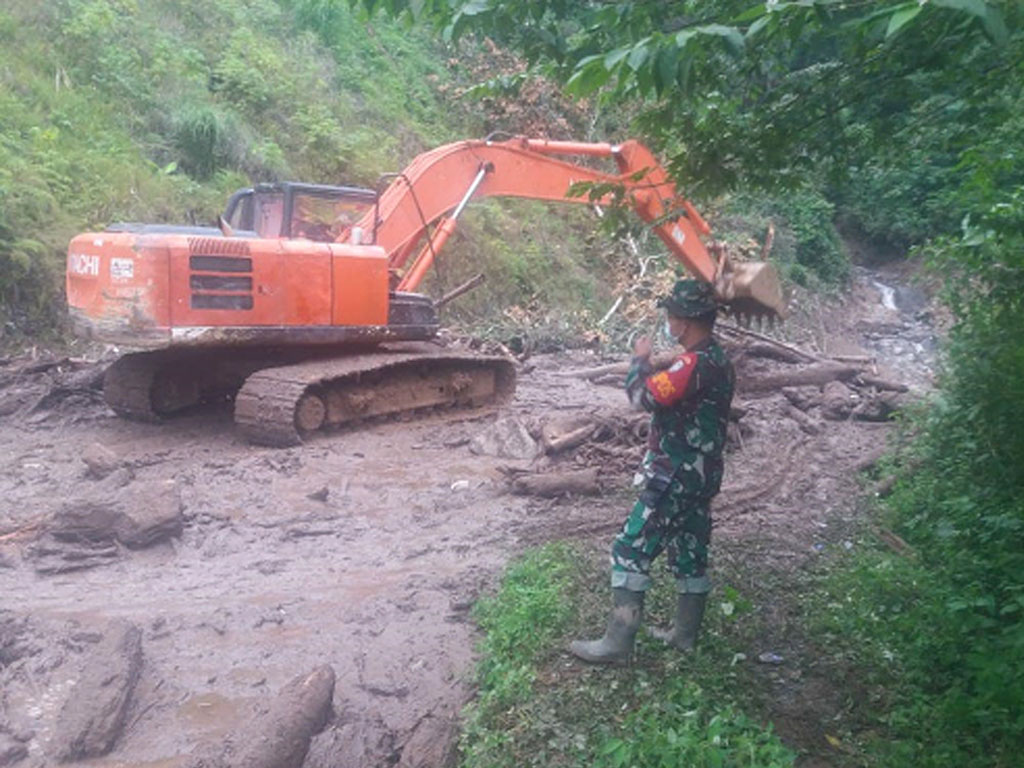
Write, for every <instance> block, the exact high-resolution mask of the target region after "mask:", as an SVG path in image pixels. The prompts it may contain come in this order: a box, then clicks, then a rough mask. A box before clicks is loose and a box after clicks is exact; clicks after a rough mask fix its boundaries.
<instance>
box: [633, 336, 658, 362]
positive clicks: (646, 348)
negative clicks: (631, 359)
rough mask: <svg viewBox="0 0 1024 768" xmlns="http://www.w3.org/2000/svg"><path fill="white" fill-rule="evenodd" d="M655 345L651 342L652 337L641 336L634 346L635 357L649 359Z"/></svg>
mask: <svg viewBox="0 0 1024 768" xmlns="http://www.w3.org/2000/svg"><path fill="white" fill-rule="evenodd" d="M652 346H653V343H652V342H651V337H650V336H641V337H640V338H639V339H637V340H636V342H635V343H634V344H633V355H634V356H635V357H642V358H644V359H647V358H649V357H650V356H651V348H652Z"/></svg>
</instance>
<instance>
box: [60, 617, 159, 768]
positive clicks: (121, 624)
mask: <svg viewBox="0 0 1024 768" xmlns="http://www.w3.org/2000/svg"><path fill="white" fill-rule="evenodd" d="M141 669H142V633H141V632H140V631H139V629H138V627H136V626H135V625H133V624H130V623H128V622H126V621H120V620H117V621H113V622H111V623H110V624H109V625H108V627H107V629H106V631H105V632H104V634H103V639H102V640H101V641H100V642H99V644H98V645H97V646H96V647H95V648H94V649H93V650H92V652H91V653H90V654H89V658H88V660H87V661H86V664H85V668H84V669H83V670H82V673H81V675H80V676H79V678H78V681H77V682H76V683H75V685H74V687H73V688H72V689H71V694H70V696H69V697H68V700H67V701H66V702H65V703H64V707H63V708H62V709H61V711H60V715H59V716H58V718H57V725H56V728H55V734H54V737H53V741H52V743H51V752H52V753H53V755H54V756H55V757H56V758H57V759H58V760H60V761H62V762H68V761H71V760H84V759H87V758H90V757H99V756H101V755H105V754H107V753H108V752H110V750H111V749H113V747H114V744H115V743H116V742H117V739H118V737H120V735H121V731H122V729H123V728H124V721H125V714H126V712H127V710H128V702H129V701H130V699H131V696H132V692H133V691H134V690H135V685H136V683H137V682H138V680H139V673H140V671H141Z"/></svg>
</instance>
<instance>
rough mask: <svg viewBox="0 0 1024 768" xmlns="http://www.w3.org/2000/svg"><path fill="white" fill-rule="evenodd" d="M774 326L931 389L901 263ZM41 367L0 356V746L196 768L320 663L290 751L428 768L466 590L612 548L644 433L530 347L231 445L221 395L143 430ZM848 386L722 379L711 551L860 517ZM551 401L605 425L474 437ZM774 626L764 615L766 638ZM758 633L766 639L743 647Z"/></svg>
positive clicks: (788, 552)
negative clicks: (504, 398)
mask: <svg viewBox="0 0 1024 768" xmlns="http://www.w3.org/2000/svg"><path fill="white" fill-rule="evenodd" d="M892 287H895V288H897V289H898V290H896V291H895V292H894V293H893V292H891V291H890V288H892ZM789 333H790V336H791V337H792V338H793V339H794V340H795V343H797V344H799V345H800V346H801V347H802V348H803V349H807V350H810V351H812V352H814V353H815V354H816V355H819V356H825V355H833V356H835V355H838V356H844V357H845V356H853V357H855V358H861V357H866V358H871V359H870V360H869V361H867V362H863V363H860V366H861V367H862V368H863V370H864V371H865V372H868V373H870V374H872V375H878V376H880V377H883V378H888V379H892V380H900V381H903V382H905V383H906V384H908V385H910V387H911V389H912V392H911V394H913V392H914V391H922V390H924V389H926V388H927V387H928V385H929V376H930V370H931V367H932V357H933V351H934V335H933V332H932V331H931V327H930V317H929V314H928V312H927V306H926V302H925V300H924V296H923V295H922V294H921V292H920V290H919V289H917V288H915V287H913V286H912V285H910V283H909V282H908V281H907V280H906V279H905V278H903V277H902V276H900V275H899V274H896V273H894V272H892V273H886V272H885V271H884V269H883V270H882V271H874V272H867V271H864V270H861V271H859V272H858V275H857V279H856V283H855V287H854V290H853V292H852V294H851V295H850V297H848V298H846V299H844V300H843V301H842V302H838V301H837V302H836V303H834V304H831V305H829V306H827V307H825V308H822V307H820V306H817V305H814V306H810V305H808V306H806V307H803V308H801V307H798V308H797V317H796V319H795V320H794V321H793V324H792V325H791V326H790V331H789ZM723 338H726V339H727V340H728V341H729V342H730V346H731V348H732V349H733V352H734V353H735V354H737V355H738V356H739V357H740V358H741V360H740V361H739V366H738V367H739V369H740V373H741V376H744V377H747V378H748V380H750V379H755V378H758V377H763V376H766V375H769V374H773V373H779V372H787V371H794V370H797V369H799V368H801V367H802V366H801V365H795V364H791V363H784V362H780V361H776V360H770V359H768V358H765V357H763V356H757V355H748V354H747V353H745V352H743V350H744V348H745V347H746V346H748V345H749V344H751V343H753V341H754V340H752V339H750V338H745V337H742V336H739V335H735V334H730V335H725V334H723ZM762 351H763V350H762ZM620 359H621V358H620ZM41 361H42V363H43V364H42V365H35V367H34V368H33V367H32V366H31V365H28V363H27V361H26V360H25V359H23V358H17V359H11V360H7V361H5V365H4V366H3V367H0V386H2V388H0V414H2V415H0V499H2V501H0V686H2V689H0V766H2V765H17V766H25V767H26V768H28V767H29V766H42V765H50V764H54V763H56V762H57V760H58V759H59V757H60V756H61V755H63V756H64V759H66V760H68V761H69V764H71V765H89V766H111V767H113V766H184V765H189V764H190V761H191V760H193V759H194V758H195V757H196V756H197V755H204V754H219V752H218V750H220V749H221V745H222V744H223V743H224V740H225V739H226V738H229V737H230V736H231V735H232V734H236V736H235V742H237V741H238V740H239V738H240V737H238V736H237V734H238V733H239V728H242V727H243V726H244V725H245V723H246V722H248V721H249V720H250V719H251V717H252V716H253V713H254V712H258V711H260V710H262V709H266V707H267V706H268V704H269V702H271V701H272V700H273V697H274V696H275V695H276V694H277V693H278V691H280V690H281V689H282V688H283V687H284V686H285V685H286V684H287V683H289V681H291V680H293V679H294V678H296V677H297V676H300V675H305V674H307V673H309V672H311V671H312V670H314V669H315V668H318V667H320V666H321V665H329V666H330V667H331V668H333V671H334V674H335V686H334V690H333V707H332V711H331V712H330V713H329V714H328V715H327V717H328V718H329V719H328V722H327V725H326V728H325V729H324V730H323V731H322V732H320V734H319V735H317V736H316V737H315V738H314V739H313V741H312V745H311V747H310V749H309V752H308V755H307V756H306V758H305V761H304V762H303V763H302V765H304V766H306V767H307V768H320V767H321V766H323V767H324V768H326V766H371V765H403V766H433V765H441V764H443V763H444V762H445V760H447V759H448V758H450V756H451V755H452V752H453V736H454V734H455V733H456V732H457V725H458V721H457V718H458V714H459V711H460V708H461V707H462V706H463V704H464V703H465V702H466V701H467V700H468V699H469V698H470V697H471V696H472V688H471V685H470V673H471V666H472V662H473V644H474V640H475V635H474V627H473V624H472V621H471V620H470V617H469V609H470V607H471V605H472V603H473V601H474V600H475V599H476V598H477V597H478V596H479V595H480V594H481V593H483V592H485V591H487V590H489V589H491V588H493V587H494V586H495V584H496V582H497V578H498V576H499V575H500V573H501V570H502V568H503V567H504V565H505V564H506V563H507V562H508V560H509V558H510V557H512V556H514V555H515V554H516V553H517V552H519V551H522V550H523V549H524V548H525V547H528V546H532V545H536V544H539V543H542V542H545V541H549V540H552V539H560V538H566V537H569V538H584V539H586V540H588V541H589V542H591V543H592V545H593V546H594V547H595V548H599V547H603V546H605V542H606V541H607V539H608V537H609V536H610V535H611V534H612V533H613V532H614V530H615V529H616V527H617V526H618V525H619V523H620V520H621V517H622V515H623V514H624V511H625V509H624V505H623V499H624V498H625V491H624V489H625V488H626V487H627V486H628V483H629V479H630V474H631V465H632V464H633V463H634V462H635V460H636V459H638V458H639V455H640V450H641V448H640V439H639V438H638V437H636V436H635V434H633V433H634V432H635V430H633V431H632V432H631V429H632V425H633V424H634V423H635V420H634V419H633V416H632V414H630V413H629V412H628V411H627V410H626V408H625V403H624V397H623V394H622V392H621V389H620V388H619V387H618V386H615V385H613V384H602V383H594V382H593V381H591V380H589V379H585V378H583V377H581V376H574V375H566V372H569V371H577V370H582V369H589V368H592V367H595V366H598V365H602V364H606V363H609V362H614V360H613V359H611V358H601V357H599V356H597V355H594V354H590V353H585V352H567V353H563V354H553V355H544V356H534V357H531V358H529V359H527V360H525V361H524V362H523V363H522V364H521V365H520V369H519V386H518V390H517V393H516V396H515V398H514V400H513V402H512V403H511V404H509V405H506V406H502V407H501V408H500V410H490V411H484V412H474V413H462V412H460V413H445V414H433V415H429V416H427V417H424V418H420V419H417V420H410V421H390V422H383V423H375V424H368V425H363V427H362V428H359V429H346V430H344V431H339V432H334V433H330V434H327V435H325V436H322V437H318V438H316V439H314V440H312V441H310V442H308V443H307V444H305V445H303V446H301V447H299V448H294V449H287V450H280V449H268V448H261V447H254V446H251V445H248V444H246V443H245V442H243V441H242V440H241V439H240V437H239V436H238V435H236V433H235V431H234V429H233V428H232V423H231V414H230V409H229V408H228V407H226V406H220V407H207V408H205V409H204V410H201V411H199V412H196V413H192V414H189V415H187V416H184V417H182V418H178V419H174V420H172V421H170V422H168V423H165V424H160V425H151V424H139V423H130V422H126V421H122V420H120V419H118V418H116V417H115V416H114V415H113V414H112V413H111V412H110V411H108V410H107V409H106V407H105V406H104V405H103V403H102V400H101V398H100V397H99V396H98V395H97V393H96V391H95V388H94V387H95V383H96V381H97V371H102V365H101V364H88V365H87V364H79V363H75V362H71V363H64V364H63V365H61V366H56V367H50V368H47V367H46V358H41ZM26 366H28V367H26ZM36 368H41V370H36ZM599 381H600V380H599ZM846 386H847V389H846V390H845V391H840V393H839V395H840V399H842V398H845V399H846V400H847V401H848V403H847V404H846V407H845V408H844V407H842V403H839V404H838V405H837V403H836V401H835V397H834V396H835V395H836V389H835V388H834V387H833V388H832V392H831V394H832V396H833V398H832V400H829V399H828V398H827V397H824V396H823V394H822V387H821V386H818V385H814V386H804V387H796V388H790V389H788V390H787V391H786V393H785V394H784V393H783V392H782V391H781V390H779V389H773V390H771V391H769V392H765V393H758V394H757V395H756V396H755V395H752V394H749V393H748V394H741V395H739V396H738V398H737V405H739V406H741V409H742V410H743V415H742V417H741V418H740V419H739V421H738V422H737V424H736V426H735V427H734V429H733V439H732V442H731V447H730V451H729V458H728V468H727V475H726V487H725V489H724V490H723V493H722V494H721V496H720V497H719V499H718V504H717V511H716V533H715V536H716V540H717V542H719V543H720V546H718V545H716V547H717V548H718V550H719V551H720V552H721V553H722V554H721V555H720V556H723V557H735V556H739V553H742V556H743V557H745V558H749V559H753V562H754V563H755V564H759V565H761V566H762V567H763V569H764V571H765V572H766V573H779V574H785V573H787V572H792V571H794V570H795V569H798V568H800V567H802V566H804V565H805V564H806V563H807V562H809V561H812V560H813V559H814V558H816V557H819V556H820V552H821V550H822V548H823V547H824V546H826V544H835V543H836V542H837V541H840V542H841V540H842V531H843V530H844V529H845V527H846V526H848V525H849V523H850V521H851V520H852V519H853V518H854V517H855V516H856V515H858V514H860V513H859V512H858V505H857V503H856V499H857V496H858V494H859V493H860V492H861V490H862V487H863V484H864V478H863V477H862V476H860V475H859V473H858V472H857V468H858V466H860V465H861V464H862V463H865V461H866V457H867V459H870V457H871V456H872V455H873V454H874V453H875V452H876V451H877V449H878V448H879V447H881V446H883V445H884V444H885V441H886V439H887V435H888V433H889V432H890V430H891V429H892V427H891V423H890V422H886V421H877V420H862V417H866V416H865V414H867V410H865V409H864V408H861V410H860V411H859V412H857V406H858V405H860V404H861V403H863V402H866V401H868V400H872V399H873V398H875V397H876V396H877V395H878V394H879V393H878V390H877V389H876V388H875V387H873V386H865V385H863V384H861V383H858V382H857V381H850V382H849V383H848V385H846ZM906 396H907V395H901V396H900V397H906ZM829 409H832V410H831V411H830V410H829ZM566 416H588V417H592V418H593V419H594V420H595V421H598V422H600V424H602V425H603V428H602V429H601V430H598V431H597V432H595V436H594V438H593V439H591V440H590V441H588V442H586V443H584V444H583V445H582V446H580V447H578V448H574V449H570V450H567V451H564V452H562V453H560V454H558V455H556V456H553V457H547V458H543V459H539V460H530V459H526V458H518V459H517V458H509V457H508V456H494V455H489V454H488V453H474V452H473V449H474V448H477V449H478V447H479V443H474V442H473V441H474V439H475V438H478V436H480V435H484V436H488V435H489V436H491V437H493V436H494V433H495V429H496V426H495V425H496V424H497V425H499V427H501V428H507V427H508V425H509V423H510V422H509V420H512V422H511V423H515V422H518V423H520V424H522V425H523V426H524V427H526V428H528V429H533V431H534V434H537V430H538V428H539V427H540V426H541V425H543V424H545V423H554V422H557V421H558V420H560V419H564V417H566ZM492 442H493V441H492ZM490 450H492V451H493V450H494V446H493V445H491V448H490ZM588 466H596V467H598V476H599V480H600V483H601V486H602V488H603V489H604V492H603V493H602V494H601V495H598V496H578V495H577V496H569V497H566V498H560V499H554V500H553V499H545V498H537V497H533V496H529V495H525V496H524V495H514V494H512V493H510V491H509V483H508V474H509V471H510V470H511V469H520V470H534V471H536V470H540V471H550V470H562V469H566V468H577V469H578V468H585V467H588ZM90 504H91V505H92V506H89V505H90ZM83 505H85V506H84V507H83ZM111 510H112V511H111ZM104 516H106V517H104ZM76 525H77V526H78V527H76ZM83 526H84V527H83ZM90 526H92V527H91V528H90ZM104 526H106V527H104ZM96 530H101V532H100V533H99V534H96ZM837 532H838V533H837ZM748 565H749V562H748ZM751 570H756V569H751ZM761 609H762V610H767V611H770V610H771V606H762V607H761ZM782 619H783V620H782V621H781V623H780V626H782V625H784V624H785V621H784V617H782ZM119 620H123V622H127V624H125V623H122V621H119ZM125 627H128V628H129V630H130V628H132V627H134V628H136V629H137V632H136V636H135V639H134V640H133V636H132V635H131V634H130V631H134V630H130V631H129V634H127V635H124V634H118V633H124V632H125V629H124V628H125ZM112 636H116V637H117V638H119V640H118V643H119V644H118V643H114V644H113V645H112V644H111V641H110V638H111V637H112ZM784 642H787V640H786V638H785V636H784V633H781V632H780V634H779V635H778V636H777V637H775V638H771V639H770V640H766V643H772V644H778V643H784ZM133 643H134V645H133ZM115 646H116V647H115ZM126 647H127V648H128V649H127V650H125V648H126ZM133 649H134V650H133ZM765 651H773V652H782V653H785V649H784V648H778V647H774V646H772V647H767V646H766V647H764V648H762V647H758V648H751V649H750V653H749V654H748V657H749V658H750V659H751V660H753V659H756V658H757V656H758V654H760V653H763V652H765ZM97 653H102V654H110V655H111V658H109V659H107V658H100V660H99V668H100V674H99V677H100V678H101V679H100V682H99V683H98V685H100V686H101V687H104V692H105V693H104V695H106V694H109V692H110V689H111V688H112V687H116V686H117V685H118V684H119V682H123V683H124V684H125V690H126V691H129V692H130V695H127V700H126V703H125V705H124V708H123V709H122V710H121V713H120V714H118V713H117V712H115V713H114V714H112V715H111V714H110V713H107V715H105V716H106V717H107V718H108V719H107V721H106V722H104V723H96V722H93V723H92V724H91V726H88V727H92V728H93V729H102V728H109V729H110V734H112V735H110V737H109V740H108V741H109V743H107V744H105V745H104V744H100V745H99V746H93V747H89V748H86V747H84V746H83V744H85V742H88V738H85V737H82V735H81V733H80V731H81V728H82V727H81V724H80V720H81V713H78V718H79V719H78V720H77V721H76V719H75V713H69V712H68V709H70V708H72V705H70V704H68V702H69V700H70V699H73V698H75V696H76V694H75V693H74V691H75V689H76V682H78V681H79V680H81V679H85V678H86V677H88V676H89V675H90V674H93V675H95V668H96V665H97ZM90 664H91V665H92V667H91V668H92V669H93V671H92V672H90V671H89V669H90V666H89V665H90ZM105 669H109V670H110V674H109V675H106V676H104V674H103V670H105ZM766 674H769V676H770V677H771V680H769V681H768V683H767V684H768V685H769V686H772V685H775V686H776V688H777V692H778V695H777V697H776V701H775V703H774V704H772V705H770V708H771V709H772V710H773V712H774V714H775V716H776V719H777V720H778V721H779V723H780V725H779V728H780V730H781V732H782V734H783V736H784V737H785V738H788V739H789V740H790V741H791V742H792V743H794V744H796V745H797V746H801V745H802V743H803V741H804V740H805V739H810V740H814V739H819V740H820V737H821V733H822V732H823V729H824V727H825V721H826V720H827V719H828V717H830V716H831V714H832V710H834V709H835V707H837V706H839V704H838V703H837V702H835V701H833V700H832V699H834V698H835V691H834V688H829V687H827V686H823V683H822V681H821V680H820V679H819V678H818V676H817V675H816V673H815V672H814V671H813V670H806V669H803V670H800V669H796V670H794V669H791V668H789V669H787V668H786V666H785V665H783V666H782V667H779V668H778V669H772V670H771V672H770V673H766ZM78 689H79V693H78V694H77V696H78V698H79V699H81V690H82V685H79V686H78ZM90 696H92V695H91V694H90ZM90 696H87V697H86V698H87V700H88V699H89V698H90ZM115 698H116V697H115ZM328 698H330V696H328ZM74 706H77V707H79V708H82V707H83V706H84V708H85V710H86V711H87V712H88V709H89V705H88V704H87V703H86V704H84V705H83V704H82V702H81V701H79V702H78V703H77V704H75V705H74ZM98 706H99V705H98V704H97V707H98ZM115 709H116V702H115ZM62 712H63V714H62ZM317 727H319V726H317ZM76 729H78V731H76ZM83 738H84V739H85V741H83ZM96 738H98V739H99V741H100V742H102V741H103V738H100V737H96ZM104 738H105V737H104ZM94 740H96V739H94ZM237 746H238V745H237V743H236V747H237ZM107 747H111V750H110V751H109V753H108V754H106V756H102V757H98V758H92V759H85V758H82V757H80V756H81V755H83V754H86V755H87V754H95V753H96V752H97V751H104V750H105V749H106V748H107ZM89 749H93V751H92V752H90V751H89ZM210 764H214V763H210Z"/></svg>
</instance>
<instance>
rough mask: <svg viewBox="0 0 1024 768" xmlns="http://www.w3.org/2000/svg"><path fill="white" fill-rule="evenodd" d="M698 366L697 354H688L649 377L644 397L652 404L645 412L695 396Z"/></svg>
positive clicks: (645, 385)
mask: <svg viewBox="0 0 1024 768" xmlns="http://www.w3.org/2000/svg"><path fill="white" fill-rule="evenodd" d="M697 364H698V357H697V355H696V353H693V352H687V353H685V354H683V355H680V356H679V357H677V358H676V359H675V360H674V361H673V363H672V365H670V366H669V367H668V368H667V369H666V370H664V371H658V372H657V373H656V374H654V375H653V376H649V377H648V378H647V380H646V381H645V382H644V395H643V397H644V399H645V400H648V401H649V402H650V403H651V407H649V408H645V410H653V409H654V408H655V407H658V406H660V407H662V408H664V407H668V406H672V405H675V404H676V403H678V402H679V401H680V400H682V399H683V398H685V397H687V396H689V395H691V394H693V392H694V390H695V389H696V386H697V381H698V377H697V376H695V375H694V374H695V373H696V371H697Z"/></svg>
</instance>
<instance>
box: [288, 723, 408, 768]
mask: <svg viewBox="0 0 1024 768" xmlns="http://www.w3.org/2000/svg"><path fill="white" fill-rule="evenodd" d="M400 754H401V752H400V747H398V746H396V744H395V735H394V732H393V731H392V730H391V729H390V728H389V727H388V726H387V725H386V724H385V723H384V721H383V720H381V718H380V716H379V715H375V714H362V713H361V714H359V715H358V716H355V717H353V718H352V719H350V720H346V722H343V723H341V724H339V725H335V726H333V727H331V728H328V729H327V730H325V731H324V732H323V733H321V734H320V735H319V736H317V737H316V738H315V739H313V743H312V744H311V745H310V747H309V754H308V755H307V757H306V762H305V763H303V766H302V768H363V766H370V765H394V764H395V763H396V762H398V758H399V756H400Z"/></svg>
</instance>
